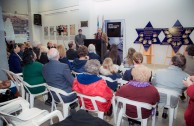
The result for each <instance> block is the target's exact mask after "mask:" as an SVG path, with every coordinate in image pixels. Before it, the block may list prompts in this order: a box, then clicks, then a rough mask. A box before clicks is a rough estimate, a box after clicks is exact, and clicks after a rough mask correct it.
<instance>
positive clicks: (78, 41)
mask: <svg viewBox="0 0 194 126" xmlns="http://www.w3.org/2000/svg"><path fill="white" fill-rule="evenodd" d="M78 33H79V34H78V35H76V36H75V43H76V48H77V49H78V48H79V46H80V45H84V39H86V36H85V35H83V34H82V30H81V29H79V30H78Z"/></svg>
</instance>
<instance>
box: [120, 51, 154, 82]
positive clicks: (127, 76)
mask: <svg viewBox="0 0 194 126" xmlns="http://www.w3.org/2000/svg"><path fill="white" fill-rule="evenodd" d="M142 63H143V55H142V54H141V53H140V52H135V53H134V54H133V64H134V66H133V67H132V68H131V69H129V70H126V71H125V73H124V75H123V80H126V81H129V80H133V77H132V75H131V71H132V69H133V68H134V67H139V66H142ZM150 72H151V71H150Z"/></svg>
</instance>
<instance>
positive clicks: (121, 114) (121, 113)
mask: <svg viewBox="0 0 194 126" xmlns="http://www.w3.org/2000/svg"><path fill="white" fill-rule="evenodd" d="M122 116H123V111H122V109H121V110H120V111H119V114H118V118H117V121H116V122H117V124H116V126H120V125H121V121H122Z"/></svg>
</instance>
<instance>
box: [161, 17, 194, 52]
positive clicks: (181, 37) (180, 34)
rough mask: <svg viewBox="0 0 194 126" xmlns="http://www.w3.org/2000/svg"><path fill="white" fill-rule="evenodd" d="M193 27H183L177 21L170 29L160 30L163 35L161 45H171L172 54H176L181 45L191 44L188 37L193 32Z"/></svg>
mask: <svg viewBox="0 0 194 126" xmlns="http://www.w3.org/2000/svg"><path fill="white" fill-rule="evenodd" d="M193 29H194V28H193V27H185V28H184V27H183V26H182V25H181V23H180V22H179V20H177V21H176V23H175V24H174V25H173V27H172V28H164V29H162V31H163V33H164V34H165V38H164V40H163V41H162V43H161V44H162V45H168V44H169V45H171V47H172V48H173V50H174V52H175V53H177V52H178V50H179V49H180V48H181V46H182V45H190V44H193V42H192V40H191V39H190V37H189V35H190V34H191V33H192V31H193Z"/></svg>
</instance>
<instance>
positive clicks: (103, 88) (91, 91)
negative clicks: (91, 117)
mask: <svg viewBox="0 0 194 126" xmlns="http://www.w3.org/2000/svg"><path fill="white" fill-rule="evenodd" d="M99 69H100V62H99V61H97V60H88V62H87V63H86V65H85V70H86V73H83V74H78V75H77V79H75V80H74V82H73V90H74V91H76V92H78V93H81V94H84V95H87V96H100V97H103V98H105V99H106V100H107V102H105V103H101V102H97V106H98V109H99V110H100V111H103V112H107V111H108V110H109V109H110V107H111V99H112V96H113V92H112V91H111V89H110V88H109V87H108V86H107V84H106V81H104V80H103V79H102V78H101V77H99V76H98V75H99ZM84 102H85V103H86V104H85V106H86V108H88V109H91V110H93V106H92V103H91V101H90V100H87V99H84Z"/></svg>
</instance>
